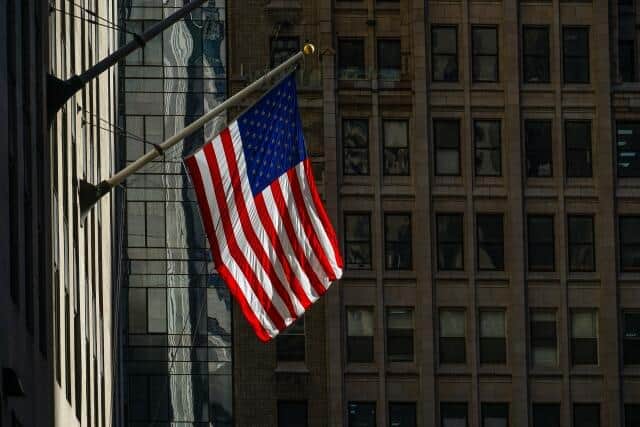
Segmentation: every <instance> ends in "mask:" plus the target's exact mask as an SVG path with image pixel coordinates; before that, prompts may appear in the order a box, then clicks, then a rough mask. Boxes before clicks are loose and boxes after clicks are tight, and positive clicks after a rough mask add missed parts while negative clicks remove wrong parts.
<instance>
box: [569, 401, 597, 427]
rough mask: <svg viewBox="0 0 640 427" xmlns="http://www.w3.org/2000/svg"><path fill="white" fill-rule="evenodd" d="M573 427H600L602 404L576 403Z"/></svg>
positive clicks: (574, 405)
mask: <svg viewBox="0 0 640 427" xmlns="http://www.w3.org/2000/svg"><path fill="white" fill-rule="evenodd" d="M573 427H600V405H599V404H597V403H574V404H573Z"/></svg>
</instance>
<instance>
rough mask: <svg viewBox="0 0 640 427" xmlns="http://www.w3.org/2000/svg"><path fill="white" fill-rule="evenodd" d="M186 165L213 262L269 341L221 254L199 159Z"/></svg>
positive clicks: (260, 335) (251, 321) (261, 335)
mask: <svg viewBox="0 0 640 427" xmlns="http://www.w3.org/2000/svg"><path fill="white" fill-rule="evenodd" d="M184 163H185V165H186V166H187V168H188V169H189V173H190V175H191V181H192V183H193V188H194V189H195V192H196V197H197V198H198V205H199V206H200V211H201V213H202V215H201V216H202V221H203V222H204V227H205V230H206V232H207V237H208V239H209V246H210V247H211V255H212V257H213V262H214V263H215V265H216V270H217V271H218V274H220V277H222V279H223V280H224V281H225V283H226V284H227V286H228V288H229V292H231V295H233V297H234V298H235V299H236V301H238V304H239V305H240V309H241V310H242V313H243V314H244V316H245V318H246V319H247V321H248V322H249V324H250V325H251V327H252V328H253V330H254V331H255V333H256V335H257V336H258V338H259V339H260V341H262V342H267V341H269V340H270V339H271V336H270V335H269V333H268V332H267V331H266V330H265V328H264V327H263V326H262V323H261V322H260V320H258V318H257V317H256V315H255V313H254V312H253V309H252V308H251V307H250V306H249V303H248V302H247V300H246V298H245V296H244V294H243V293H242V290H240V286H239V285H238V282H237V281H236V279H235V278H234V277H233V275H232V274H231V272H230V271H229V270H228V269H227V267H226V266H225V265H224V264H223V262H222V257H221V256H220V248H219V246H218V240H217V239H216V238H215V236H216V232H215V228H214V226H213V222H212V216H211V211H210V210H209V202H208V201H207V196H206V195H205V192H204V185H203V184H202V176H201V175H200V169H199V168H198V164H197V161H196V159H195V156H191V157H188V158H186V159H185V160H184Z"/></svg>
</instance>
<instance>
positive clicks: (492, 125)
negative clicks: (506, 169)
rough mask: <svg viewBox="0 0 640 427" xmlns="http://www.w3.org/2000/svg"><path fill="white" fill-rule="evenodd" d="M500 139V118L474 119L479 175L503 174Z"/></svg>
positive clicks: (474, 140)
mask: <svg viewBox="0 0 640 427" xmlns="http://www.w3.org/2000/svg"><path fill="white" fill-rule="evenodd" d="M500 139H501V138H500V120H474V121H473V145H474V149H475V155H476V162H475V167H476V175H477V176H500V175H502V152H501V148H500Z"/></svg>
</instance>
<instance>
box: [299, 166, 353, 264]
mask: <svg viewBox="0 0 640 427" xmlns="http://www.w3.org/2000/svg"><path fill="white" fill-rule="evenodd" d="M304 171H305V173H306V175H307V184H308V185H309V192H310V193H311V197H312V198H313V204H314V205H315V208H316V212H318V216H319V217H320V220H321V221H322V224H323V225H324V229H325V231H326V233H327V236H328V237H329V241H331V246H333V253H334V257H335V260H336V263H337V264H338V267H340V268H344V261H343V260H342V256H341V255H340V248H339V246H338V238H337V237H336V232H335V230H334V229H333V225H332V224H331V220H330V219H329V215H327V211H325V210H324V205H323V204H322V200H321V199H320V194H319V193H318V189H317V188H316V180H315V178H314V177H313V172H312V170H311V161H310V160H309V158H308V157H307V158H306V159H305V160H304Z"/></svg>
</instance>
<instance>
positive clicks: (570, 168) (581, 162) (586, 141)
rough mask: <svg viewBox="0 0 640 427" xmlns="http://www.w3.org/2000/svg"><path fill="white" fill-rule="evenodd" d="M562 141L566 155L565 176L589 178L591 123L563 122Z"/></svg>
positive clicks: (590, 171)
mask: <svg viewBox="0 0 640 427" xmlns="http://www.w3.org/2000/svg"><path fill="white" fill-rule="evenodd" d="M564 140H565V148H566V153H567V176H568V177H569V178H589V177H591V176H592V173H593V172H592V170H591V121H590V120H567V121H566V122H564Z"/></svg>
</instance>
